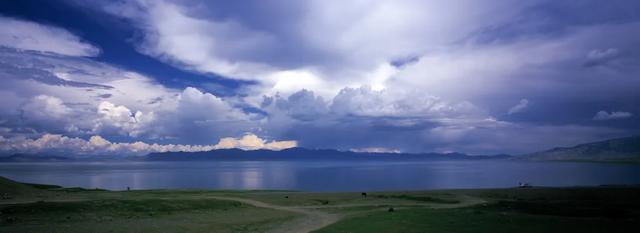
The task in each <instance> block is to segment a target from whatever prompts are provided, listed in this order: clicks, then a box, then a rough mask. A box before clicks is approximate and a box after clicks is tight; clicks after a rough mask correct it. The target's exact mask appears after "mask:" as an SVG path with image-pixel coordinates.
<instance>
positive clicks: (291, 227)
mask: <svg viewBox="0 0 640 233" xmlns="http://www.w3.org/2000/svg"><path fill="white" fill-rule="evenodd" d="M212 198H214V199H218V200H227V201H237V202H241V203H245V204H248V205H252V206H256V207H262V208H269V209H275V210H283V211H289V212H294V213H298V214H302V215H303V217H300V218H296V219H294V220H292V221H290V222H286V223H284V224H282V225H280V226H278V227H276V228H274V229H271V230H270V231H269V232H273V233H276V232H279V233H308V232H312V231H315V230H318V229H320V228H323V227H325V226H328V225H331V224H332V223H335V222H337V221H338V220H340V219H341V218H342V217H343V216H341V215H339V214H329V213H325V212H321V211H316V210H311V209H307V208H301V207H295V206H279V205H273V204H269V203H264V202H261V201H256V200H252V199H245V198H236V197H212Z"/></svg>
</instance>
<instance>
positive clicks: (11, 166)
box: [0, 161, 640, 191]
mask: <svg viewBox="0 0 640 233" xmlns="http://www.w3.org/2000/svg"><path fill="white" fill-rule="evenodd" d="M0 176H5V177H8V178H10V179H14V180H18V181H22V182H31V183H45V184H57V185H62V186H65V187H85V188H104V189H111V190H122V189H126V187H127V186H129V187H131V188H133V189H157V188H202V189H286V190H302V191H366V190H423V189H443V188H497V187H513V186H515V185H516V184H517V183H518V182H520V181H522V182H529V183H532V184H533V185H539V186H580V185H602V184H631V185H639V184H640V165H637V164H598V163H566V162H515V161H339V162H327V161H206V162H202V161H197V162H69V163H0Z"/></svg>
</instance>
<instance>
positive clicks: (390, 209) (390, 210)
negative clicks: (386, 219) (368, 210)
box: [387, 207, 395, 212]
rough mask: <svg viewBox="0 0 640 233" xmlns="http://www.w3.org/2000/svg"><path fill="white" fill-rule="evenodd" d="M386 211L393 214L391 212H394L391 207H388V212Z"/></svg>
mask: <svg viewBox="0 0 640 233" xmlns="http://www.w3.org/2000/svg"><path fill="white" fill-rule="evenodd" d="M387 211H389V212H393V211H395V209H393V207H389V210H387Z"/></svg>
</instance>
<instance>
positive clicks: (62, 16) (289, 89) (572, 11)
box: [0, 0, 640, 157]
mask: <svg viewBox="0 0 640 233" xmlns="http://www.w3.org/2000/svg"><path fill="white" fill-rule="evenodd" d="M0 28H2V29H1V30H0V80H1V81H0V82H1V85H0V154H4V155H10V154H15V153H27V154H50V155H68V156H84V157H87V156H98V155H99V156H105V155H108V156H127V155H144V154H147V153H150V152H164V151H207V150H212V149H221V148H239V149H246V150H254V149H270V150H281V149H286V148H291V147H305V148H323V149H338V150H351V151H371V152H409V153H420V152H438V153H448V152H462V153H468V154H499V153H509V154H524V153H530V152H534V151H539V150H545V149H549V148H553V147H558V146H571V145H574V144H578V143H585V142H591V141H596V140H603V139H609V138H615V137H625V136H631V135H637V134H639V133H640V44H639V42H640V2H639V1H635V0H610V1H599V0H581V1H556V0H529V1H520V0H486V1H476V0H451V1H436V0H415V1H414V0H396V1H384V0H370V1H359V0H349V1H337V0H336V1H333V0H322V1H321V0H304V1H279V0H255V1H251V0H247V1H218V0H211V1H204V0H203V1H199V0H185V1H174V0H157V1H146V0H119V1H107V0H97V1H93V0H92V1H89V0H61V1H36V0H25V1H2V2H1V3H0Z"/></svg>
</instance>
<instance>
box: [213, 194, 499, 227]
mask: <svg viewBox="0 0 640 233" xmlns="http://www.w3.org/2000/svg"><path fill="white" fill-rule="evenodd" d="M212 198H214V199H218V200H227V201H237V202H241V203H245V204H248V205H252V206H256V207H262V208H269V209H275V210H283V211H289V212H294V213H298V214H302V215H303V217H300V218H296V219H294V220H292V221H290V222H287V223H284V224H282V225H280V226H279V227H276V228H274V229H271V230H270V231H269V232H271V233H308V232H312V231H315V230H318V229H321V228H323V227H326V226H328V225H331V224H333V223H335V222H337V221H338V220H340V219H342V218H344V217H345V216H346V215H344V214H332V213H326V212H323V211H319V210H321V209H323V208H348V207H364V206H373V207H381V206H387V205H392V206H396V207H406V206H423V207H427V208H434V209H444V208H460V207H466V206H473V205H479V204H482V203H486V201H485V200H484V199H480V198H477V197H472V196H466V195H464V196H459V198H460V203H455V204H433V203H431V204H427V203H414V204H410V205H405V206H402V205H397V204H385V203H376V204H373V203H366V204H364V203H363V204H341V205H323V206H280V205H273V204H269V203H264V202H261V201H256V200H253V199H246V198H237V197H212ZM376 210H379V209H376ZM364 212H368V211H364Z"/></svg>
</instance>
